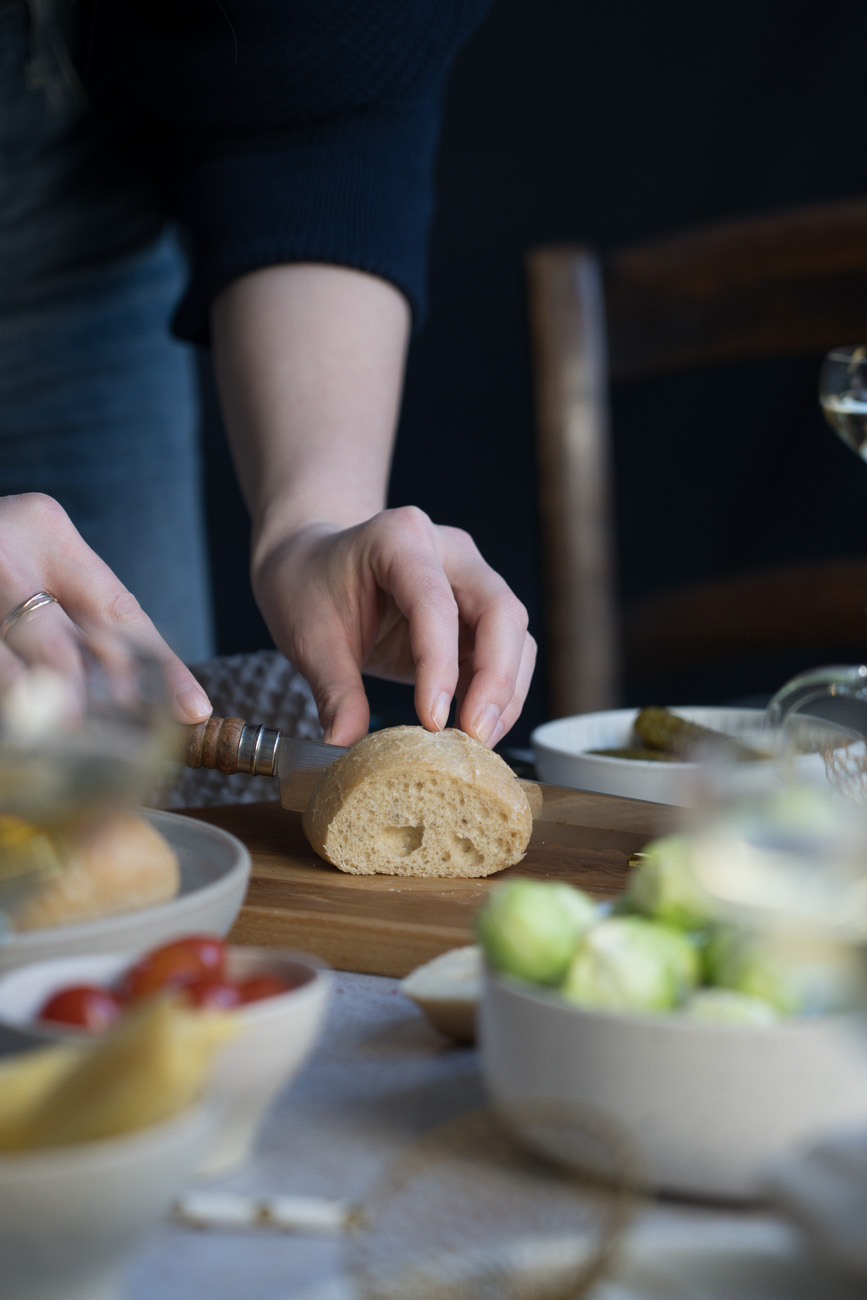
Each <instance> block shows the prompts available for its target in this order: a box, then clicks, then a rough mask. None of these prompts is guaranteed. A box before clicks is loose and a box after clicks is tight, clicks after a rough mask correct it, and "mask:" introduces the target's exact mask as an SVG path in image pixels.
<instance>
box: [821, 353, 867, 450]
mask: <svg viewBox="0 0 867 1300" xmlns="http://www.w3.org/2000/svg"><path fill="white" fill-rule="evenodd" d="M819 404H820V406H821V407H822V410H823V412H824V414H825V418H826V420H827V421H828V423H829V424H830V426H831V428H832V429H833V430H834V432H835V433H836V434H837V435H838V437H840V438H842V440H843V442H845V444H846V446H847V447H851V449H852V451H854V452H855V453H856V454H857V455H859V456H860V457H861V459H862V460H867V344H864V343H858V344H852V345H850V346H848V347H839V348H834V350H833V351H832V352H829V353H828V354H827V356H826V357H825V359H824V361H823V362H822V369H821V373H820V376H819Z"/></svg>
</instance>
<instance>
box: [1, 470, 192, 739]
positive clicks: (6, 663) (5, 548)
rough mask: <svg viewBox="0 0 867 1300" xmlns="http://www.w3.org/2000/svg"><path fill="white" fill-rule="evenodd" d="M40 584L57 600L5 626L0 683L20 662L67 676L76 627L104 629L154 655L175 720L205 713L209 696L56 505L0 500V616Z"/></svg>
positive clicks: (25, 498) (73, 660) (27, 497)
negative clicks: (52, 669) (51, 669)
mask: <svg viewBox="0 0 867 1300" xmlns="http://www.w3.org/2000/svg"><path fill="white" fill-rule="evenodd" d="M40 590H46V591H50V592H51V593H52V594H53V595H54V596H56V597H57V601H58V603H57V604H51V605H44V606H42V607H41V608H39V609H37V610H35V611H34V612H33V613H31V614H26V615H25V616H24V617H23V618H21V619H19V620H18V621H17V622H16V623H15V624H14V626H12V627H10V628H9V629H8V631H7V633H6V636H5V638H4V640H3V643H2V646H0V678H2V679H3V680H4V681H11V680H14V678H15V677H16V676H17V675H18V674H20V672H21V671H22V668H23V666H24V665H30V666H33V665H37V664H42V665H45V666H47V667H52V668H54V669H56V670H57V671H59V672H61V673H63V674H64V675H70V676H71V675H74V674H75V672H76V665H77V664H78V663H79V651H80V644H81V634H82V632H84V633H85V634H90V633H92V634H93V635H95V636H99V635H112V636H118V637H123V638H126V639H128V640H129V641H130V642H132V643H133V644H135V645H136V646H138V647H139V648H140V649H141V650H142V651H144V652H145V653H147V654H149V655H150V656H152V657H153V658H154V659H156V660H157V662H158V663H159V664H160V666H161V668H162V670H163V674H164V677H165V681H166V687H167V692H168V698H169V702H170V705H171V707H172V709H173V712H174V713H175V715H176V716H177V718H178V719H179V720H180V721H183V722H197V721H201V720H202V719H203V718H206V717H207V716H208V715H209V713H210V712H211V706H210V702H209V701H208V698H207V696H206V694H205V693H204V691H203V690H202V688H201V687H200V686H199V684H198V682H197V681H196V680H195V678H194V677H193V675H192V673H191V672H190V671H189V669H188V668H187V667H186V666H185V665H184V664H183V663H182V662H181V660H180V659H178V657H177V656H176V655H175V654H173V653H172V651H171V650H170V648H169V647H168V645H167V644H166V643H165V641H164V640H163V639H162V637H161V636H160V635H159V633H158V632H157V630H156V628H155V627H154V625H153V623H152V622H151V620H150V619H149V618H148V617H147V615H146V614H145V613H144V611H143V610H142V609H141V607H140V606H139V604H138V602H137V601H136V600H135V598H134V596H133V595H132V594H131V593H130V592H129V591H127V589H126V588H125V587H124V586H123V584H122V583H121V582H120V581H119V580H118V579H117V578H116V577H115V575H114V574H113V573H112V571H111V569H109V567H108V565H106V564H105V563H104V562H103V561H102V560H101V559H100V558H99V556H97V555H96V553H95V552H94V551H92V550H91V549H90V547H89V546H88V545H87V544H86V543H85V541H84V540H83V538H82V537H81V536H80V535H79V533H78V532H77V530H76V529H75V528H74V526H73V524H72V522H71V520H70V519H69V517H68V515H67V514H66V512H65V511H64V510H63V509H62V507H61V506H59V505H58V503H57V502H56V501H53V500H52V499H51V498H50V497H45V496H42V495H41V494H36V493H32V494H24V495H22V496H17V497H4V498H0V618H2V617H5V616H6V614H8V613H9V612H10V611H11V610H12V609H13V608H14V607H15V606H17V605H18V604H19V603H20V602H21V601H22V600H26V599H27V598H28V597H29V596H31V595H33V594H34V592H37V591H40Z"/></svg>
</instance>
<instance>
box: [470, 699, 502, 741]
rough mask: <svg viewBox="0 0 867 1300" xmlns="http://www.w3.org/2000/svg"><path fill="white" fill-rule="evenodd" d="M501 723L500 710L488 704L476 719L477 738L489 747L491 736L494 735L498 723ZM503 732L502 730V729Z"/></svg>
mask: <svg viewBox="0 0 867 1300" xmlns="http://www.w3.org/2000/svg"><path fill="white" fill-rule="evenodd" d="M499 721H500V710H499V709H498V708H497V706H496V705H495V704H487V705H485V707H484V708H483V709H482V711H481V713H480V714H479V716H478V717H477V718H476V721H475V725H474V730H475V733H476V737H477V738H478V739H479V740H480V741H481V742H482V744H483V745H487V743H488V741H489V740H490V739H491V736H492V735H493V734H494V731H495V729H496V726H497V723H498V722H499ZM500 730H501V732H502V728H500Z"/></svg>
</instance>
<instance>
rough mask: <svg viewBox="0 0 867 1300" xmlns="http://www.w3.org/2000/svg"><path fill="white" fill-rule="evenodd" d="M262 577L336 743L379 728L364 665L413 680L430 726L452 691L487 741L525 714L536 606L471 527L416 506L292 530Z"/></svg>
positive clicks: (282, 641) (262, 599)
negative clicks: (435, 519) (485, 553)
mask: <svg viewBox="0 0 867 1300" xmlns="http://www.w3.org/2000/svg"><path fill="white" fill-rule="evenodd" d="M254 585H255V588H256V594H257V599H258V602H259V606H260V609H261V610H262V612H263V614H264V616H265V619H266V622H267V623H268V626H269V627H270V629H271V632H272V634H273V636H274V639H275V641H276V643H277V645H278V646H280V647H281V649H282V650H283V651H284V653H285V654H286V655H287V657H288V658H289V659H290V660H291V661H292V663H294V664H295V666H296V668H298V670H299V671H300V672H301V673H302V674H303V675H304V677H305V678H306V679H307V681H308V683H309V684H310V687H311V689H312V691H313V694H314V697H315V699H316V705H317V709H318V712H319V719H320V722H321V723H322V726H323V730H324V733H325V737H326V739H327V740H330V741H331V742H332V743H334V744H340V745H347V744H351V743H352V742H353V741H354V740H356V739H358V738H359V737H360V736H361V735H364V734H365V732H366V730H367V727H368V726H369V722H370V717H369V708H368V702H367V698H366V695H365V691H364V684H363V680H362V673H370V674H374V675H377V676H380V677H384V678H386V679H389V680H392V681H406V682H414V685H415V695H414V700H415V708H416V712H417V715H418V718H419V721H420V722H421V723H422V725H423V726H425V727H427V728H428V729H429V730H431V731H438V730H441V729H442V728H443V727H445V726H446V725H447V723H448V719H449V714H450V709H451V705H452V701H453V700H454V699H457V702H458V706H459V717H458V722H459V725H460V726H461V727H462V728H463V729H464V730H465V731H467V732H469V734H471V735H474V736H476V737H477V738H478V739H480V740H481V741H483V742H484V743H485V744H489V745H493V744H496V743H497V741H498V740H499V739H500V738H501V737H502V736H503V735H505V733H506V732H507V731H508V729H509V728H510V727H511V726H512V725H513V723H514V722H515V720H516V718H517V717H518V715H519V714H520V712H521V708H522V707H523V704H524V701H525V699H526V695H527V691H528V689H529V685H530V679H531V677H532V673H533V667H534V665H535V657H536V646H535V642H534V641H533V638H532V637H531V636H529V634H528V632H527V612H526V610H525V609H524V607H523V605H522V604H521V602H520V601H519V600H518V599H517V598H516V597H515V596H514V594H513V593H512V592H511V591H510V590H509V587H508V585H507V584H506V582H505V581H504V580H503V579H502V578H501V577H500V576H499V575H498V574H497V573H496V572H495V571H494V570H493V569H492V568H491V567H490V566H489V565H488V564H486V563H485V561H484V560H483V559H482V556H481V555H480V554H479V551H478V550H477V548H476V546H475V544H474V543H473V541H472V539H471V538H470V537H469V536H468V535H467V534H466V533H463V532H461V531H460V530H458V529H451V528H442V527H437V526H435V525H434V524H433V523H432V522H431V521H430V519H429V518H428V517H427V515H425V514H424V512H423V511H421V510H418V509H416V508H415V507H403V508H400V509H397V510H387V511H383V512H382V513H381V514H379V515H377V516H375V517H374V518H373V519H370V520H368V521H367V522H366V523H364V524H360V525H358V526H356V527H355V528H350V529H338V528H330V527H327V526H319V525H317V526H316V527H315V528H311V529H310V530H308V532H307V533H306V534H305V535H302V534H300V533H299V534H295V535H293V536H292V537H287V538H286V539H284V540H283V541H282V542H281V543H280V544H279V545H278V546H276V547H274V549H273V550H271V551H270V552H269V553H268V554H267V555H262V556H260V557H259V563H258V564H257V566H256V568H255V570H254Z"/></svg>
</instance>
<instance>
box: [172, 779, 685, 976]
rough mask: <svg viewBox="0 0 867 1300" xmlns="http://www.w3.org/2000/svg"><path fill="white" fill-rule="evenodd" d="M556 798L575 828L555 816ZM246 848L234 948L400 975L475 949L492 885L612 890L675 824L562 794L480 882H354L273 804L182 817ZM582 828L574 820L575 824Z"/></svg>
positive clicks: (662, 813)
mask: <svg viewBox="0 0 867 1300" xmlns="http://www.w3.org/2000/svg"><path fill="white" fill-rule="evenodd" d="M564 800H565V801H567V802H568V804H569V813H570V817H571V818H572V821H571V822H570V823H565V822H562V821H556V820H554V818H555V817H556V816H557V815H558V812H559V814H560V815H562V810H563V803H564ZM186 812H187V815H188V816H191V817H197V818H199V819H201V820H202V821H207V822H210V823H211V824H212V825H214V826H221V827H222V828H223V829H224V830H227V831H230V832H231V833H232V834H233V835H236V836H237V837H238V838H239V839H240V840H242V841H243V843H244V844H246V846H247V848H248V849H249V850H250V854H251V857H252V861H253V867H252V874H251V878H250V885H249V889H248V891H247V896H246V899H245V902H244V905H243V907H242V909H241V913H240V915H239V917H238V920H237V922H236V923H235V926H234V927H233V929H232V931H231V934H230V939H231V941H232V942H233V943H239V944H254V945H257V946H261V947H283V948H299V949H302V950H304V951H306V952H311V953H315V954H317V955H318V956H319V957H321V958H322V959H323V960H324V961H326V962H327V963H328V964H329V965H330V966H332V967H334V968H335V969H337V970H351V971H358V972H361V973H362V974H368V975H391V976H394V977H397V978H402V977H403V976H404V975H407V974H408V973H409V972H410V971H411V970H414V969H415V967H416V966H419V965H421V964H422V963H423V962H426V961H429V960H430V959H431V958H432V957H436V956H437V955H438V954H439V953H441V952H445V951H447V950H448V949H449V948H456V947H459V946H460V945H462V944H467V943H472V941H473V918H474V915H475V913H476V911H477V910H478V908H479V907H480V905H481V904H482V902H483V901H484V899H485V896H486V894H487V892H488V890H489V889H490V888H491V887H492V885H493V884H494V883H495V882H497V881H500V880H504V879H506V878H508V877H510V876H533V877H536V878H538V879H545V880H564V881H568V882H569V883H570V884H573V885H578V886H579V887H580V888H582V889H585V890H587V892H588V893H590V894H592V895H593V896H594V897H595V898H599V899H606V898H611V897H613V896H615V895H616V894H618V893H619V892H620V891H621V889H622V888H623V886H624V884H625V881H626V877H627V870H628V866H627V862H628V858H629V855H630V854H631V853H634V852H636V851H637V850H638V849H640V848H641V847H642V845H643V844H645V843H646V842H647V841H648V840H649V839H652V838H653V836H654V835H658V834H661V833H662V832H663V831H665V830H666V829H668V828H669V827H670V826H671V825H672V824H673V820H672V818H673V810H672V809H670V808H664V807H661V806H660V805H659V804H649V803H640V802H637V801H635V800H631V799H617V798H614V797H612V796H609V795H600V794H589V793H586V792H584V791H580V790H575V791H569V792H568V794H561V795H560V798H559V801H556V800H555V801H554V802H552V803H551V805H550V807H549V806H548V805H547V804H546V809H545V815H546V816H547V817H549V818H550V820H539V821H537V822H536V823H535V825H534V827H533V837H532V839H531V841H530V846H529V849H528V851H527V855H526V857H525V858H524V860H523V861H522V862H520V863H518V864H517V866H514V867H510V868H508V869H507V870H506V871H502V872H499V873H498V874H497V875H495V876H488V877H486V878H485V879H483V880H414V879H411V878H403V877H400V876H351V875H347V874H346V873H344V872H342V871H338V870H337V869H336V868H335V867H332V866H329V865H328V863H326V862H323V861H322V859H321V858H318V857H317V856H316V855H315V854H314V853H313V851H312V849H311V848H310V846H309V844H308V843H307V840H306V839H305V836H304V832H303V830H302V829H301V816H300V814H299V813H294V812H287V811H286V810H285V809H283V808H281V807H280V805H279V804H277V803H248V804H235V805H231V806H227V807H215V808H204V809H187V810H186ZM576 821H577V823H578V824H573V823H574V822H576Z"/></svg>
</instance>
